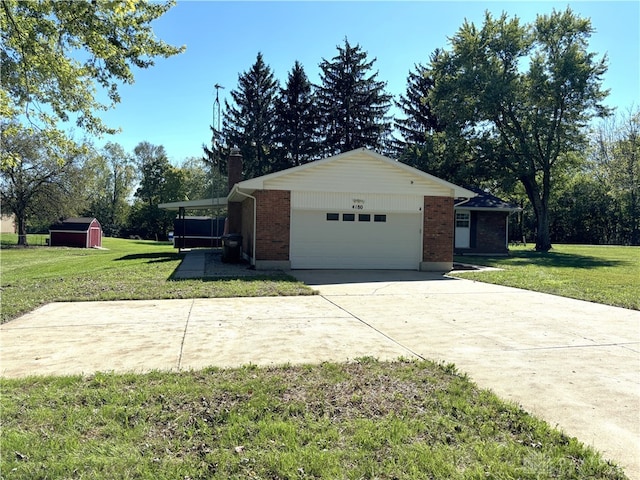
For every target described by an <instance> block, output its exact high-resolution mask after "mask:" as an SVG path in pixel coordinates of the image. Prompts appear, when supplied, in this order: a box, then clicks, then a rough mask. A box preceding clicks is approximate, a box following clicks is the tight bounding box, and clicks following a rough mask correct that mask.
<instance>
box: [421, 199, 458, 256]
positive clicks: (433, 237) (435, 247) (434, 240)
mask: <svg viewBox="0 0 640 480" xmlns="http://www.w3.org/2000/svg"><path fill="white" fill-rule="evenodd" d="M453 219H454V213H453V198H451V197H424V224H423V229H422V235H423V242H422V261H423V262H453V231H454V226H453V223H454V222H453Z"/></svg>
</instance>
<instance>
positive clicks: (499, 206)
mask: <svg viewBox="0 0 640 480" xmlns="http://www.w3.org/2000/svg"><path fill="white" fill-rule="evenodd" d="M465 188H466V189H467V190H471V191H472V192H474V193H475V194H476V195H477V196H475V197H472V198H469V199H464V200H462V201H461V202H458V203H456V204H455V206H456V208H464V209H467V210H505V211H510V212H515V211H518V210H520V207H518V206H517V205H514V204H513V203H509V202H505V201H504V200H502V199H501V198H498V197H496V196H495V195H491V194H490V193H488V192H485V191H484V190H482V189H480V188H476V187H465Z"/></svg>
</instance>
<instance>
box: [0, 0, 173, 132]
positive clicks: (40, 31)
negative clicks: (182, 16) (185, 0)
mask: <svg viewBox="0 0 640 480" xmlns="http://www.w3.org/2000/svg"><path fill="white" fill-rule="evenodd" d="M172 5H173V2H168V3H158V2H145V1H140V0H110V1H52V0H40V1H21V0H1V1H0V32H2V42H1V43H0V62H1V64H2V69H0V80H1V81H0V106H1V107H0V108H1V111H0V113H1V114H2V116H3V117H4V118H10V119H16V118H21V119H22V120H23V121H25V120H28V121H29V122H31V123H32V124H35V125H38V126H39V127H40V128H54V127H55V126H56V124H57V123H58V122H59V121H67V120H74V117H75V121H76V123H77V125H78V126H79V127H81V128H83V129H85V130H87V131H88V132H89V133H92V134H101V133H105V132H113V129H112V128H109V127H107V126H106V125H104V124H103V122H102V121H101V120H100V118H99V116H98V113H99V112H101V111H104V110H106V109H108V108H110V107H113V106H114V105H115V104H116V103H118V102H119V101H120V97H119V94H118V86H119V85H120V84H123V83H125V84H126V83H133V81H134V76H133V71H132V68H133V67H136V68H148V67H150V66H152V65H153V64H154V58H155V57H169V56H171V55H175V54H177V53H179V52H181V51H182V50H183V48H176V47H173V46H171V45H167V44H166V43H164V42H162V41H161V40H158V39H157V38H156V37H155V35H154V33H153V31H152V29H151V22H153V20H155V19H157V18H158V17H160V16H161V15H163V14H164V13H165V12H166V11H167V10H168V9H169V8H171V6H172ZM96 86H99V87H102V88H103V89H104V90H105V91H106V93H107V97H106V98H107V99H108V101H107V102H103V101H101V100H100V99H99V97H98V96H97V94H96V88H95V87H96Z"/></svg>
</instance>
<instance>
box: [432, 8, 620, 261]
mask: <svg viewBox="0 0 640 480" xmlns="http://www.w3.org/2000/svg"><path fill="white" fill-rule="evenodd" d="M592 32H593V28H592V27H591V23H590V21H589V20H588V19H583V18H580V17H578V16H576V15H575V14H574V13H573V12H572V11H571V9H569V8H567V9H566V10H565V11H562V12H557V11H554V12H553V13H552V14H550V15H539V16H538V17H537V18H536V20H535V21H534V22H533V23H532V24H531V25H522V24H521V23H520V21H519V19H518V18H517V17H515V18H512V19H509V18H508V17H507V15H506V14H503V15H502V16H500V17H499V18H493V17H492V16H491V15H490V14H489V13H487V14H486V16H485V20H484V24H483V26H482V27H481V28H477V27H476V26H475V25H474V24H472V23H469V22H465V23H464V25H463V26H462V27H461V28H460V29H459V31H458V32H457V33H456V34H455V35H454V36H453V38H452V39H451V49H450V50H449V51H442V52H440V53H439V54H438V55H436V56H435V58H433V59H432V61H431V65H430V70H431V71H432V72H433V75H434V82H435V86H434V88H433V89H432V91H431V92H430V94H429V96H428V101H429V102H430V104H431V106H432V107H433V108H434V110H435V114H436V115H437V116H438V117H439V118H440V119H441V120H442V121H443V122H444V123H445V124H446V128H447V129H448V130H449V129H451V131H452V132H454V133H455V134H458V135H462V136H463V137H464V138H466V139H467V140H468V141H469V142H470V145H472V146H473V147H474V148H475V150H474V151H473V156H474V158H475V159H476V161H479V162H485V163H486V164H488V165H489V166H490V168H491V170H492V172H493V173H494V175H495V176H496V177H510V178H511V179H513V180H516V179H517V181H519V182H520V183H522V185H523V186H524V189H525V191H526V193H527V196H528V198H529V200H530V202H531V204H532V206H533V209H534V211H535V215H536V220H537V238H536V249H537V250H541V251H546V250H549V249H550V248H551V238H550V233H549V232H550V230H549V224H550V218H549V199H550V196H551V193H552V189H553V185H554V184H553V179H554V174H555V173H556V172H558V171H562V170H563V169H564V168H566V167H567V166H568V163H569V162H570V161H571V159H572V158H574V156H572V155H569V153H570V152H572V151H576V150H580V149H581V148H583V146H584V145H585V143H586V136H585V133H586V129H585V127H586V125H587V124H588V122H589V121H590V120H591V119H592V118H593V117H594V116H604V115H606V114H607V113H608V111H607V109H606V108H605V107H604V106H603V105H602V103H601V102H602V101H603V100H604V98H605V97H606V95H607V91H604V90H603V89H602V77H603V75H604V73H605V72H606V69H607V63H606V58H602V59H597V58H596V54H595V53H592V52H589V51H588V40H589V37H590V35H591V33H592Z"/></svg>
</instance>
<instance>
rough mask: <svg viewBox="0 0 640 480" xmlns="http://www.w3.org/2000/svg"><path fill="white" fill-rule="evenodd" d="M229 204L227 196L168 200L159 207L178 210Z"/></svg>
mask: <svg viewBox="0 0 640 480" xmlns="http://www.w3.org/2000/svg"><path fill="white" fill-rule="evenodd" d="M226 204H227V199H226V197H218V198H203V199H200V200H185V201H183V202H168V203H160V204H159V205H158V208H161V209H163V210H178V209H180V208H185V209H187V210H188V209H194V210H195V209H205V208H214V207H223V206H225V205H226Z"/></svg>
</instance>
